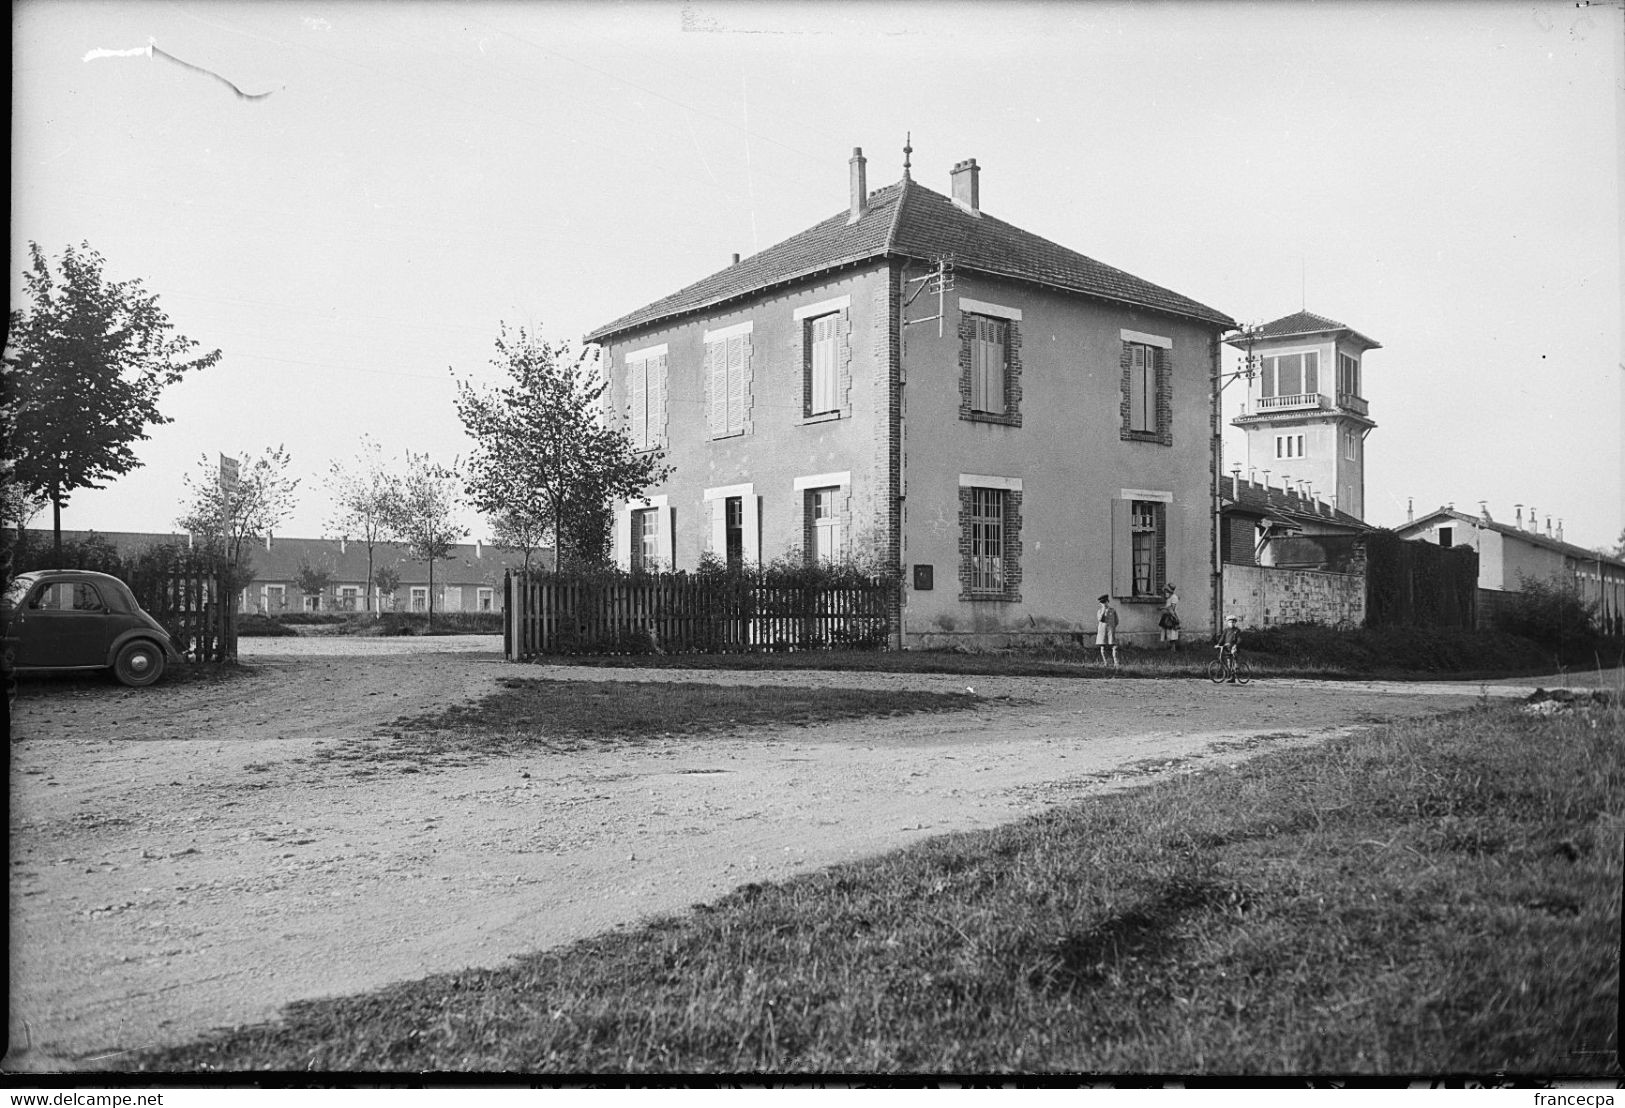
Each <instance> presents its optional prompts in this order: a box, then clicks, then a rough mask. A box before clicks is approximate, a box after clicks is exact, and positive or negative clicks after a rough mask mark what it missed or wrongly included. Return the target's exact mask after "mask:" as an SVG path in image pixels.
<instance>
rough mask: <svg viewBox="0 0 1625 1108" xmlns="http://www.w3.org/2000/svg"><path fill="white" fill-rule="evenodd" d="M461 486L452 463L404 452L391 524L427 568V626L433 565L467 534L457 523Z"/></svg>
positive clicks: (431, 609) (431, 614) (431, 623)
mask: <svg viewBox="0 0 1625 1108" xmlns="http://www.w3.org/2000/svg"><path fill="white" fill-rule="evenodd" d="M461 485H462V477H461V476H460V475H459V474H458V472H457V467H456V465H455V463H454V464H452V465H450V466H445V465H441V464H440V463H438V462H435V461H433V460H431V459H430V457H429V455H427V454H413V453H412V452H411V451H410V450H409V451H407V452H406V473H405V475H404V476H402V478H401V481H400V490H401V496H400V502H399V504H398V505H397V507H396V510H395V516H394V520H393V524H394V530H395V533H396V534H397V535H399V536H400V538H401V539H402V541H404V542H405V543H406V546H407V549H408V551H410V553H411V555H412V557H413V558H415V559H417V560H418V561H420V562H424V563H426V564H427V565H428V567H429V619H428V623H429V626H430V627H433V626H434V564H435V562H437V561H441V560H443V559H445V558H447V557H450V555H451V551H452V547H454V546H456V545H457V542H458V540H459V539H462V538H463V537H464V536H466V535H467V534H468V528H466V527H464V526H463V525H462V524H460V523H459V522H457V492H458V489H459V488H460V487H461Z"/></svg>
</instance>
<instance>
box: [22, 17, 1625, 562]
mask: <svg viewBox="0 0 1625 1108" xmlns="http://www.w3.org/2000/svg"><path fill="white" fill-rule="evenodd" d="M13 21H14V22H13V40H12V41H13V45H12V49H13V66H12V74H13V143H12V223H11V232H12V233H11V243H12V254H11V266H12V279H11V286H12V297H13V303H14V304H15V303H16V297H17V289H18V287H19V284H20V275H21V273H22V271H23V269H24V266H25V259H26V253H25V251H26V244H27V243H28V242H29V241H30V240H33V241H37V242H39V243H40V244H41V245H42V246H43V247H44V248H45V249H46V251H47V252H48V253H50V254H52V255H53V256H54V255H57V254H59V253H60V252H61V250H62V248H63V247H64V246H65V245H67V244H68V243H78V242H81V241H87V242H89V243H90V244H91V245H92V246H93V247H94V248H96V249H97V250H99V251H100V252H101V253H102V254H103V255H105V256H106V259H107V266H108V276H109V277H112V278H115V279H123V278H128V277H139V278H141V280H142V281H143V282H144V283H145V285H146V286H147V288H148V289H149V290H150V291H152V292H156V293H157V294H158V295H159V298H160V303H161V305H162V306H163V307H164V308H166V309H167V311H168V312H169V314H170V317H171V319H172V320H173V322H174V323H175V324H176V326H177V328H178V329H179V330H180V331H181V332H182V333H184V334H185V335H187V336H189V337H191V338H193V339H196V340H197V341H198V342H199V343H200V344H202V345H203V347H204V348H206V349H214V348H216V347H218V348H219V349H221V350H222V351H223V352H224V357H223V358H222V360H221V361H220V363H219V364H218V365H216V366H215V367H213V368H212V369H208V370H205V371H202V372H200V373H198V374H196V375H195V376H193V377H192V378H190V379H188V380H187V381H186V382H185V383H183V384H181V385H178V386H175V387H173V388H171V389H169V390H168V391H167V392H166V393H165V394H164V397H163V401H162V408H163V410H164V411H165V412H166V413H167V414H169V415H171V416H173V417H174V422H173V423H172V424H169V425H167V426H164V427H160V428H157V429H155V430H154V432H153V434H152V438H151V440H150V441H149V442H147V443H144V444H142V445H141V447H140V450H139V453H140V456H141V458H142V460H143V461H144V462H145V463H146V464H145V465H144V467H143V468H141V469H139V470H137V471H135V472H134V473H132V474H130V475H128V476H126V477H124V478H123V479H121V480H119V481H118V482H117V483H116V484H113V485H112V486H110V487H109V488H107V489H105V490H101V491H81V492H78V493H75V494H74V497H73V500H72V501H71V503H70V504H69V506H68V508H67V509H66V510H65V512H64V514H63V525H64V526H65V527H69V528H95V529H98V530H137V531H147V530H151V531H161V530H167V529H169V528H170V527H172V525H173V521H174V519H175V518H176V516H177V515H178V514H179V511H178V501H179V498H180V495H181V478H182V476H183V474H185V473H187V472H191V471H194V470H195V469H196V467H197V463H198V459H199V457H200V456H201V455H204V454H207V455H208V456H209V457H210V458H213V457H214V456H215V455H216V454H217V453H218V452H220V451H225V452H228V453H245V452H246V453H251V454H257V453H258V452H259V451H261V450H262V449H264V448H265V447H268V446H274V445H276V444H278V443H285V444H286V445H287V447H288V449H289V451H290V452H291V453H292V455H293V459H294V464H295V468H296V470H297V471H298V473H299V474H300V475H301V476H302V477H303V484H302V487H301V493H302V496H301V500H300V504H299V508H298V511H297V512H296V513H295V515H294V516H293V517H292V518H291V519H290V520H289V521H288V523H286V524H285V525H284V526H283V528H282V530H283V531H284V532H285V533H286V534H289V535H318V534H321V533H323V523H324V520H325V519H326V517H327V509H328V506H327V502H326V498H325V495H324V490H323V478H324V475H325V474H326V472H327V469H328V466H329V464H330V462H331V461H333V460H342V459H345V458H348V457H351V456H353V455H354V454H355V453H356V451H357V450H358V449H359V447H360V438H361V435H362V434H363V433H367V434H370V435H372V436H373V437H374V438H375V439H377V440H378V441H380V442H381V443H382V444H383V445H384V447H385V449H386V451H387V452H388V453H389V454H390V455H392V456H394V457H399V456H400V454H401V453H402V452H403V451H404V450H406V449H408V448H411V449H413V450H417V451H424V450H427V451H429V452H430V453H431V454H433V455H435V456H436V457H438V458H441V459H444V460H450V459H451V458H452V457H454V456H456V455H460V454H463V455H466V453H467V452H468V450H469V447H470V444H469V442H468V440H467V439H466V438H465V437H464V436H463V434H462V431H461V427H460V425H459V423H458V421H457V417H456V413H455V411H454V409H453V407H452V397H453V395H454V389H453V384H452V373H453V371H454V372H455V374H456V375H457V376H459V377H462V378H465V379H472V380H477V381H494V380H495V379H496V376H495V371H494V370H493V369H492V368H491V367H490V365H489V359H490V355H491V350H492V339H493V338H494V337H495V335H496V332H497V327H498V324H499V322H502V321H506V322H508V323H510V324H523V325H526V326H529V327H535V328H539V329H541V330H542V331H543V332H544V333H545V334H547V335H549V336H551V337H555V338H560V339H571V340H575V341H579V338H580V336H581V335H582V334H584V333H585V332H587V331H588V330H590V329H591V328H593V327H595V326H597V325H599V324H602V323H606V322H608V321H609V320H611V319H614V318H616V317H618V316H620V315H622V314H624V313H625V312H628V311H630V310H632V309H633V308H636V307H639V306H641V305H642V304H644V303H646V302H648V301H650V300H653V299H656V298H657V297H660V296H663V295H665V294H666V293H669V292H673V291H675V290H676V289H678V288H679V287H681V286H683V285H686V284H688V283H689V282H691V281H694V280H696V279H698V278H700V277H703V276H705V275H707V274H709V273H711V272H713V271H714V270H716V269H719V268H721V267H722V266H723V265H725V264H726V263H727V261H728V259H729V255H730V254H731V253H733V252H736V251H737V252H739V253H742V254H750V253H752V252H754V251H756V250H759V249H763V248H765V247H767V246H770V245H772V244H773V243H775V242H778V241H780V240H781V239H784V238H786V237H788V236H789V235H792V234H794V233H796V232H798V231H800V230H802V229H804V228H806V227H808V226H810V225H812V224H813V223H816V222H818V221H819V220H822V219H824V218H826V217H828V216H830V215H833V214H835V213H836V212H838V211H840V210H842V209H844V208H845V207H846V205H847V172H848V170H847V159H848V158H849V157H850V155H851V152H852V148H853V147H854V146H861V147H863V149H864V152H865V154H866V155H867V156H868V158H869V168H868V174H869V184H870V186H871V187H872V188H878V187H881V186H883V185H886V184H889V183H891V182H893V181H895V180H897V179H898V178H899V177H900V176H901V175H902V147H903V142H904V136H905V134H907V133H909V132H912V134H913V146H914V165H913V174H914V177H915V179H916V180H918V181H920V182H921V183H923V184H925V185H926V186H928V187H930V188H933V189H936V190H937V191H939V192H948V191H949V184H948V172H949V169H950V167H951V166H952V165H953V164H954V163H955V162H957V161H959V160H960V159H963V158H967V157H974V158H976V159H977V161H978V163H979V164H980V165H981V166H982V175H981V189H982V206H983V207H984V209H986V210H987V211H988V212H990V213H991V214H993V215H996V216H998V217H1000V218H1002V219H1005V220H1007V221H1009V222H1011V223H1014V224H1016V225H1018V226H1020V227H1023V228H1026V229H1027V230H1030V231H1033V232H1035V233H1037V234H1040V235H1043V236H1045V237H1047V238H1050V239H1052V240H1054V241H1055V242H1058V243H1060V244H1062V245H1064V246H1067V247H1070V248H1072V249H1074V250H1077V251H1080V252H1082V253H1084V254H1087V255H1089V256H1091V257H1093V258H1097V259H1099V260H1100V261H1103V262H1105V263H1107V264H1110V265H1114V266H1117V267H1119V268H1122V269H1126V270H1128V271H1129V272H1131V273H1134V274H1136V275H1139V276H1141V277H1144V278H1146V279H1148V280H1151V281H1154V282H1157V283H1158V284H1162V285H1165V286H1167V287H1169V288H1172V289H1174V290H1176V291H1178V292H1181V293H1183V294H1185V295H1187V296H1191V297H1194V298H1195V299H1197V300H1200V301H1202V302H1204V303H1207V304H1210V305H1212V306H1214V307H1217V308H1219V309H1221V310H1223V311H1225V312H1227V313H1228V314H1230V315H1231V316H1233V317H1235V318H1237V319H1239V320H1242V321H1255V322H1256V321H1264V320H1270V319H1275V318H1278V317H1280V316H1283V315H1286V314H1288V313H1291V312H1295V311H1297V310H1299V309H1300V308H1303V307H1307V308H1308V309H1309V310H1310V311H1313V312H1317V313H1319V314H1321V315H1325V316H1329V317H1331V318H1333V319H1337V320H1341V321H1343V322H1344V323H1347V324H1348V325H1349V326H1351V327H1354V328H1356V329H1357V330H1359V331H1361V332H1362V333H1364V334H1366V335H1368V336H1370V337H1372V338H1374V339H1376V340H1377V341H1378V342H1380V343H1381V344H1382V349H1380V350H1376V351H1373V352H1371V353H1370V354H1368V355H1367V356H1366V358H1365V394H1366V396H1367V398H1368V400H1369V401H1370V405H1371V415H1372V418H1374V419H1375V420H1376V421H1377V423H1378V427H1377V429H1376V430H1375V431H1374V432H1372V434H1371V437H1370V438H1369V439H1368V440H1367V448H1368V459H1369V461H1368V473H1367V492H1366V505H1367V513H1366V515H1367V519H1368V520H1369V521H1370V522H1372V523H1376V524H1379V525H1395V524H1398V523H1401V522H1403V521H1404V518H1405V508H1406V502H1407V500H1409V499H1411V498H1414V500H1415V504H1416V508H1417V511H1418V513H1419V514H1420V512H1422V511H1424V510H1427V509H1430V508H1433V507H1437V506H1439V505H1440V504H1443V503H1445V502H1447V501H1454V502H1455V503H1456V505H1457V507H1458V508H1462V509H1466V510H1475V511H1476V509H1477V502H1478V501H1479V500H1486V501H1488V503H1489V509H1490V511H1491V512H1492V514H1493V515H1494V516H1495V517H1496V518H1497V519H1506V520H1510V519H1511V517H1512V514H1513V505H1514V504H1515V503H1522V504H1524V505H1534V506H1535V507H1536V508H1538V510H1539V512H1540V515H1541V516H1542V517H1544V516H1546V515H1548V514H1549V515H1551V516H1552V517H1553V518H1554V520H1555V519H1556V518H1559V517H1560V518H1562V519H1563V520H1564V528H1565V536H1566V537H1567V538H1568V539H1569V541H1571V542H1577V543H1579V544H1581V545H1585V546H1598V545H1603V544H1611V543H1612V542H1613V541H1614V539H1615V538H1616V537H1617V536H1618V535H1619V534H1620V532H1621V530H1622V528H1625V460H1622V457H1621V439H1622V429H1625V395H1622V378H1625V364H1622V351H1621V310H1622V303H1621V301H1622V284H1621V275H1622V257H1621V214H1620V213H1621V206H1622V180H1625V173H1622V164H1625V162H1622V158H1625V154H1622V148H1625V144H1622V143H1621V125H1622V120H1625V46H1622V42H1625V34H1622V20H1621V10H1620V6H1619V5H1618V4H1613V5H1606V6H1605V5H1598V6H1591V7H1586V6H1577V5H1576V4H1575V3H1574V2H1573V0H1562V2H1551V3H1547V2H1540V0H1536V2H1524V3H1479V2H1471V0H1455V2H1449V3H1437V4H1427V3H1405V4H1393V5H1389V4H1384V3H1358V4H1336V3H1314V4H1309V3H1286V2H1278V3H1245V4H1223V3H1161V4H1146V3H1133V4H1105V3H1061V2H1054V3H1033V4H1025V5H1023V4H1018V3H1008V2H1007V3H999V4H963V5H959V4H929V3H923V2H913V3H890V4H880V3H876V4H863V3H850V2H844V3H816V4H770V3H760V2H758V3H751V4H714V3H692V4H686V5H679V4H615V3H591V4H580V5H569V4H563V3H545V4H521V3H491V4H481V3H456V4H453V3H419V4H382V3H344V2H336V3H320V4H318V3H301V2H298V0H278V2H266V3H252V2H249V3H244V2H231V3H187V2H172V3H161V4H160V3H144V2H131V3H117V2H113V0H95V2H81V3H75V2H73V0H49V2H41V0H34V2H32V3H31V2H29V0H22V2H20V3H18V4H16V5H15V6H14V8H13ZM149 40H151V41H152V42H154V43H155V44H156V45H157V47H158V48H159V49H160V50H162V51H165V52H167V53H168V54H171V55H173V56H174V57H175V58H178V59H180V60H181V61H184V62H187V63H190V64H192V65H195V66H200V67H204V68H206V69H208V70H210V71H212V72H213V73H216V74H219V75H220V76H221V77H223V78H225V79H226V80H229V81H230V82H232V83H233V84H235V85H236V86H238V88H240V89H241V90H242V91H243V92H245V93H248V94H250V95H255V94H259V93H264V92H270V93H271V95H269V96H266V97H264V98H263V99H255V100H245V99H240V98H239V97H238V96H236V95H235V94H234V93H233V92H232V90H231V89H230V88H228V87H227V86H226V85H225V84H224V83H222V82H220V81H216V80H214V79H212V78H210V77H208V76H206V75H203V74H200V73H197V72H194V71H191V70H189V69H187V68H184V67H183V66H180V65H177V64H175V63H174V62H171V61H167V60H165V59H164V58H162V57H161V56H148V55H146V54H140V55H135V56H119V55H113V56H93V57H91V58H90V59H89V60H86V55H87V54H90V53H91V52H93V51H129V50H133V49H136V48H140V47H145V46H146V45H147V44H148V42H149ZM1240 391H1241V390H1240V387H1239V386H1236V387H1232V388H1231V389H1230V390H1229V391H1228V392H1227V393H1226V394H1225V418H1226V419H1227V420H1228V419H1229V418H1230V417H1231V416H1232V415H1234V414H1235V409H1236V407H1237V405H1238V404H1239V402H1240ZM1233 461H1241V462H1242V463H1243V464H1246V462H1247V459H1246V456H1245V445H1244V440H1243V439H1242V438H1241V437H1240V435H1239V432H1236V431H1235V430H1233V429H1232V430H1230V431H1229V432H1228V434H1227V438H1226V467H1227V468H1228V467H1229V465H1230V464H1231V463H1232V462H1233ZM1256 464H1258V465H1259V466H1260V467H1261V468H1262V466H1264V465H1267V464H1268V463H1266V462H1263V461H1262V460H1259V461H1258V462H1257V463H1256ZM1526 510H1527V508H1526ZM40 522H43V523H44V524H45V525H47V526H48V525H49V513H48V512H47V513H46V514H45V515H44V516H42V517H40V519H38V520H36V523H40ZM468 523H469V525H470V527H471V528H472V529H473V530H474V532H475V533H476V534H479V535H482V536H483V535H484V534H485V533H486V527H485V525H484V523H483V522H481V521H479V520H478V519H477V518H475V517H474V516H472V515H470V516H469V519H468Z"/></svg>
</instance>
